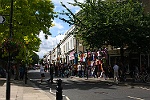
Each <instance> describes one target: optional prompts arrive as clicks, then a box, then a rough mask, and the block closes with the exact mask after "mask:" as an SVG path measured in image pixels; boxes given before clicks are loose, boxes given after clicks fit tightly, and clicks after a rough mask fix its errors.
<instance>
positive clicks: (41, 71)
mask: <svg viewBox="0 0 150 100" xmlns="http://www.w3.org/2000/svg"><path fill="white" fill-rule="evenodd" d="M40 73H41V83H42V82H43V79H44V78H45V70H44V67H43V64H42V65H41V66H40Z"/></svg>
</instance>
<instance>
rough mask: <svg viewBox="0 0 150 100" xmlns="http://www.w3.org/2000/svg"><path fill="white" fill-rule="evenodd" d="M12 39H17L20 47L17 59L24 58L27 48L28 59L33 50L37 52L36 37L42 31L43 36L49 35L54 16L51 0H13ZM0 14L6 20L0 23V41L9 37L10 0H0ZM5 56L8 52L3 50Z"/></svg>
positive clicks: (38, 40)
mask: <svg viewBox="0 0 150 100" xmlns="http://www.w3.org/2000/svg"><path fill="white" fill-rule="evenodd" d="M13 1H14V2H13V34H12V38H13V40H17V41H19V42H18V43H19V44H21V49H20V50H19V52H18V55H17V57H16V58H17V59H24V60H25V56H26V50H28V52H29V53H28V59H30V58H31V57H32V54H34V53H33V52H34V51H35V52H37V51H38V49H39V45H40V43H41V40H40V38H39V37H38V35H39V33H40V32H41V31H43V33H45V37H47V35H50V34H51V33H50V31H49V28H51V27H52V26H53V25H52V21H53V19H54V17H56V13H55V12H54V11H53V9H54V4H53V3H52V1H51V0H13ZM0 15H3V16H5V18H6V22H5V23H4V24H0V42H1V43H3V42H4V39H7V38H9V36H10V32H9V24H10V20H9V19H10V16H9V15H10V0H0ZM4 55H5V56H7V55H8V53H6V52H5V54H4Z"/></svg>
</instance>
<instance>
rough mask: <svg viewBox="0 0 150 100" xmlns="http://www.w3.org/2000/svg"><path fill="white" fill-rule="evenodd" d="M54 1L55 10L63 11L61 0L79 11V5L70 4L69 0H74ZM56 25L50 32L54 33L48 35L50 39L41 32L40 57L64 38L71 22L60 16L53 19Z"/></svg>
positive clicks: (74, 10) (79, 0)
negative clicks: (66, 21) (68, 22)
mask: <svg viewBox="0 0 150 100" xmlns="http://www.w3.org/2000/svg"><path fill="white" fill-rule="evenodd" d="M77 1H78V2H83V1H84V0H77ZM52 2H53V3H54V6H55V9H54V11H55V12H62V10H64V8H63V7H62V6H61V4H60V2H63V4H65V5H66V6H67V7H68V8H69V9H71V11H72V12H74V13H76V12H78V11H79V8H78V7H74V6H71V5H69V4H68V3H67V2H74V0H52ZM53 23H54V25H55V26H53V27H52V28H50V32H51V33H52V35H51V36H48V39H47V40H46V39H45V37H44V34H43V33H42V32H41V33H40V35H39V37H40V39H41V41H42V43H41V45H40V49H39V52H37V54H38V55H39V57H40V58H43V56H44V55H45V54H47V53H48V52H49V51H51V50H52V49H53V48H54V47H55V46H56V45H57V44H58V43H59V41H60V40H62V39H63V38H64V34H65V32H66V31H67V30H68V29H69V28H70V26H69V24H67V23H65V22H63V21H62V20H60V19H59V18H55V19H54V21H53Z"/></svg>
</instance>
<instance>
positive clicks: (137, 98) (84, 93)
mask: <svg viewBox="0 0 150 100" xmlns="http://www.w3.org/2000/svg"><path fill="white" fill-rule="evenodd" d="M28 77H29V79H30V80H31V81H32V82H33V83H34V84H35V85H36V86H38V87H39V88H40V89H42V90H44V91H46V92H50V93H52V94H54V95H55V93H56V86H57V84H56V83H55V80H57V79H60V78H54V83H53V84H51V83H49V82H47V80H48V79H49V73H48V72H47V73H46V77H45V81H44V82H43V83H41V82H40V73H39V70H30V71H29V72H28ZM61 79H62V87H63V100H150V88H149V87H148V86H139V85H135V86H134V85H126V84H119V85H116V84H114V83H112V82H107V81H100V80H98V79H96V80H95V81H90V80H84V79H80V78H74V77H73V78H61Z"/></svg>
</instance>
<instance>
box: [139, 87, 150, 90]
mask: <svg viewBox="0 0 150 100" xmlns="http://www.w3.org/2000/svg"><path fill="white" fill-rule="evenodd" d="M139 88H141V89H143V90H148V91H149V90H150V89H148V88H145V87H139Z"/></svg>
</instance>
